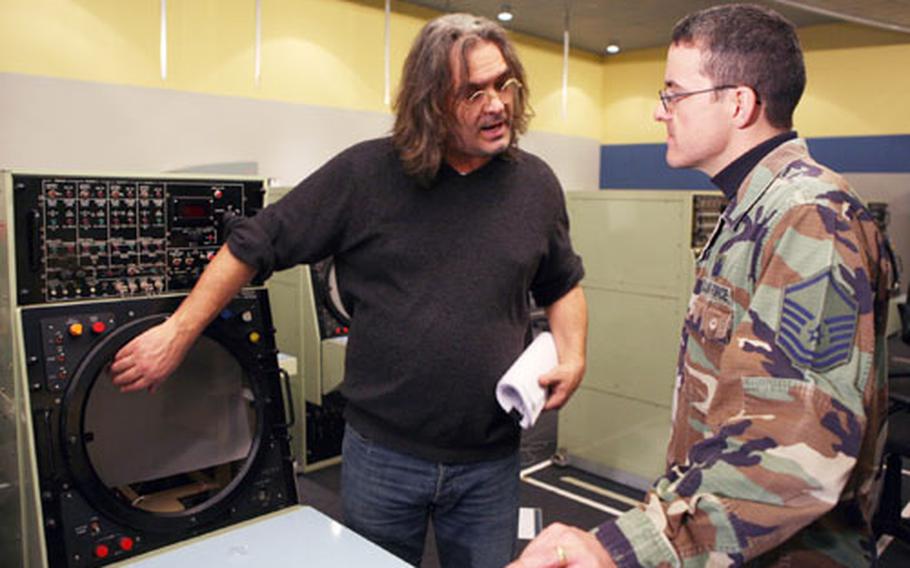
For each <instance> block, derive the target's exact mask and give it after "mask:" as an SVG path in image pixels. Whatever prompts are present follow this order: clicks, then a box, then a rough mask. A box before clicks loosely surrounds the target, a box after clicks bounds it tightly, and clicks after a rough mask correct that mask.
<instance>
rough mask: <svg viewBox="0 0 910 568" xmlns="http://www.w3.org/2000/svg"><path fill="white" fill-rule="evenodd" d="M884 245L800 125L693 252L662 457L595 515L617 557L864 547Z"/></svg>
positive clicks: (756, 557)
mask: <svg viewBox="0 0 910 568" xmlns="http://www.w3.org/2000/svg"><path fill="white" fill-rule="evenodd" d="M887 246H888V245H887V243H886V241H885V239H884V238H883V237H882V235H881V233H880V232H879V231H878V229H877V228H876V226H875V224H874V222H873V219H872V217H871V216H870V214H869V212H868V210H867V209H866V208H865V207H864V206H863V205H862V203H861V202H860V201H859V199H858V198H857V197H856V196H855V194H854V193H853V192H852V190H851V189H850V188H849V186H848V185H847V183H846V182H845V181H844V179H843V178H841V177H840V176H839V175H837V174H836V173H834V172H832V171H831V170H829V169H827V168H825V167H824V166H821V165H819V164H818V163H816V162H815V161H814V160H813V159H812V158H811V157H810V156H809V153H808V150H807V148H806V144H805V142H804V141H803V140H800V139H795V140H791V141H789V142H786V143H784V144H782V145H780V146H779V147H777V148H776V149H774V150H773V151H772V152H771V153H769V154H768V155H767V156H766V157H765V158H764V159H763V160H762V161H761V162H760V163H759V164H758V166H757V167H756V168H755V169H754V170H753V171H752V172H751V173H750V174H749V176H748V177H747V178H746V179H745V180H744V182H743V184H742V186H741V187H740V188H739V191H738V193H737V195H736V198H735V199H734V200H732V201H731V203H730V205H729V207H728V208H727V209H726V211H725V212H724V214H723V216H722V218H721V220H720V222H719V223H718V226H717V228H716V229H715V231H714V234H713V236H712V237H711V240H710V241H709V243H708V245H707V246H706V247H705V249H704V250H703V252H702V254H701V257H700V258H699V260H698V263H697V267H696V284H695V290H694V293H693V295H692V299H691V301H690V304H689V309H688V313H687V315H686V320H685V325H684V329H683V333H682V343H681V348H680V356H679V364H678V371H677V386H676V393H675V399H674V410H673V432H672V436H671V438H670V444H669V448H668V452H667V471H666V473H665V474H664V476H663V477H661V478H660V479H658V480H657V482H655V484H654V486H653V488H652V489H651V491H650V492H649V493H648V495H647V496H646V499H645V502H644V504H642V505H641V506H640V507H639V508H637V509H633V510H632V511H629V512H628V513H626V514H624V515H623V516H621V517H620V518H619V519H617V520H616V521H612V522H608V523H605V524H604V525H602V526H601V527H600V528H599V531H598V538H599V539H600V541H601V543H602V544H603V545H604V546H605V547H606V548H607V549H608V551H609V552H610V553H611V555H612V556H613V559H614V560H615V561H616V563H617V564H618V565H619V566H638V565H645V566H659V565H668V566H678V565H687V566H688V565H697V566H701V565H717V566H727V565H739V564H743V563H746V562H749V563H752V562H754V563H755V564H758V565H793V566H827V565H847V566H863V565H868V564H869V563H870V560H871V558H870V554H871V543H870V528H869V522H870V518H871V514H872V509H873V507H874V505H875V498H876V496H877V492H876V487H875V485H876V484H875V483H874V478H875V473H876V472H875V470H876V467H877V464H878V462H879V457H880V453H881V448H882V445H883V443H884V437H885V426H884V425H885V410H886V401H887V387H886V382H885V378H886V360H887V359H886V353H885V344H884V330H885V323H886V322H885V318H886V314H887V290H888V286H889V283H890V277H891V266H890V261H889V259H890V256H889V255H888V254H887Z"/></svg>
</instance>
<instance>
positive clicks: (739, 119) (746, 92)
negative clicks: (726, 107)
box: [732, 85, 762, 128]
mask: <svg viewBox="0 0 910 568" xmlns="http://www.w3.org/2000/svg"><path fill="white" fill-rule="evenodd" d="M732 96H733V102H734V103H735V105H736V107H735V110H734V114H733V124H735V125H736V127H737V128H747V127H749V126H751V125H753V124H755V123H756V122H757V121H758V120H759V118H761V114H762V102H761V98H760V97H759V96H758V92H757V91H756V90H755V89H753V88H752V87H747V86H745V85H741V86H739V87H736V89H734V90H733V93H732Z"/></svg>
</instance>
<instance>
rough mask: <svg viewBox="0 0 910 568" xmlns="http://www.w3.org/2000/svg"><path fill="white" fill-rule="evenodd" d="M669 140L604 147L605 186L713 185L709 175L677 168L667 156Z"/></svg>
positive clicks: (602, 184) (602, 177) (602, 174)
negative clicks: (668, 162)
mask: <svg viewBox="0 0 910 568" xmlns="http://www.w3.org/2000/svg"><path fill="white" fill-rule="evenodd" d="M666 148H667V146H666V144H615V145H603V146H601V147H600V188H601V189H607V188H610V189H712V188H713V186H712V185H711V181H710V180H709V179H708V176H706V175H705V174H703V173H701V172H696V171H692V170H674V169H673V168H671V167H670V166H668V165H667V162H666V160H665V158H664V155H665V153H666Z"/></svg>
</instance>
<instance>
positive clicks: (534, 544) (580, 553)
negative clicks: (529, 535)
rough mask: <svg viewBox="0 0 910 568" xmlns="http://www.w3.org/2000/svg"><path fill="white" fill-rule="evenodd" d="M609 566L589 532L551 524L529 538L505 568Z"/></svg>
mask: <svg viewBox="0 0 910 568" xmlns="http://www.w3.org/2000/svg"><path fill="white" fill-rule="evenodd" d="M570 566H571V567H573V568H576V567H577V568H613V567H615V566H616V564H614V563H613V560H612V559H611V558H610V555H609V553H607V550H606V549H605V548H604V547H603V546H601V544H600V541H599V540H597V537H595V536H594V535H593V534H591V533H589V532H587V531H583V530H581V529H579V528H576V527H570V526H567V525H564V524H561V523H554V524H552V525H550V526H548V527H547V528H546V529H544V530H543V532H541V533H540V534H539V535H537V538H535V539H534V540H532V541H531V543H530V544H528V546H527V547H526V548H525V549H524V552H522V553H521V556H519V557H518V558H517V559H516V560H515V561H514V562H512V563H511V564H509V565H508V566H507V568H567V567H570Z"/></svg>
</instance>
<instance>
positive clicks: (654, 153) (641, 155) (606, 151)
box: [600, 135, 910, 189]
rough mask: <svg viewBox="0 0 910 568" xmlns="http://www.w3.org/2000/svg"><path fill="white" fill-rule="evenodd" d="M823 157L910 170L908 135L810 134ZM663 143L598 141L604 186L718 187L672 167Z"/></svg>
mask: <svg viewBox="0 0 910 568" xmlns="http://www.w3.org/2000/svg"><path fill="white" fill-rule="evenodd" d="M808 142H809V150H810V151H811V152H812V155H813V157H815V159H816V160H818V161H819V162H821V163H823V164H825V165H827V166H828V167H830V168H832V169H834V170H836V171H839V172H855V173H910V135H893V136H842V137H841V136H839V137H831V138H810V139H809V141H808ZM665 152H666V145H665V144H609V145H608V144H605V145H602V146H601V147H600V188H601V189H607V188H609V189H714V186H712V185H711V182H710V180H709V179H708V177H707V176H706V175H704V174H702V173H701V172H696V171H691V170H674V169H672V168H670V167H669V166H667V163H666V161H665V160H664V154H665Z"/></svg>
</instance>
